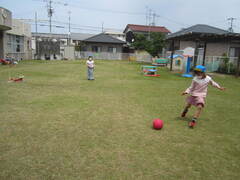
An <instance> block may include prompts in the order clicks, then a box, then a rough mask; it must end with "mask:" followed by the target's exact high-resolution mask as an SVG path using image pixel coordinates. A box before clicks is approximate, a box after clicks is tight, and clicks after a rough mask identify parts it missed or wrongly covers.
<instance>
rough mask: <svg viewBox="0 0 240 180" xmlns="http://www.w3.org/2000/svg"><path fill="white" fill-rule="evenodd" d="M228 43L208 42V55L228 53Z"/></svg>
mask: <svg viewBox="0 0 240 180" xmlns="http://www.w3.org/2000/svg"><path fill="white" fill-rule="evenodd" d="M228 50H229V44H228V43H224V42H222V43H207V52H206V56H222V55H223V54H224V53H226V54H228Z"/></svg>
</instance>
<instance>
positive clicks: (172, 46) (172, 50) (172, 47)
mask: <svg viewBox="0 0 240 180" xmlns="http://www.w3.org/2000/svg"><path fill="white" fill-rule="evenodd" d="M173 55H174V40H172V44H171V62H170V71H172V68H173Z"/></svg>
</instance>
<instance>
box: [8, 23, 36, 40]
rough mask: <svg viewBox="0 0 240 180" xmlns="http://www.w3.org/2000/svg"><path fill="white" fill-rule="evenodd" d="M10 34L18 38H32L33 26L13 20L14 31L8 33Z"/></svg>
mask: <svg viewBox="0 0 240 180" xmlns="http://www.w3.org/2000/svg"><path fill="white" fill-rule="evenodd" d="M7 33H9V34H14V35H18V36H27V37H31V36H32V33H31V25H30V24H26V23H23V22H22V21H20V20H17V19H13V20H12V30H9V31H7Z"/></svg>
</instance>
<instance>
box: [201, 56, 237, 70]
mask: <svg viewBox="0 0 240 180" xmlns="http://www.w3.org/2000/svg"><path fill="white" fill-rule="evenodd" d="M237 62H238V58H237V57H224V56H206V58H205V66H206V69H207V72H220V73H228V74H234V73H235V72H236V70H237ZM197 64H203V56H198V58H197Z"/></svg>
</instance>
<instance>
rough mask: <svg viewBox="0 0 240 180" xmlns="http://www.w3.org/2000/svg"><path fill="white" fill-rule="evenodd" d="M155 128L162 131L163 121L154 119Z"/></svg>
mask: <svg viewBox="0 0 240 180" xmlns="http://www.w3.org/2000/svg"><path fill="white" fill-rule="evenodd" d="M153 128H154V129H156V130H160V129H162V128H163V120H161V119H154V120H153Z"/></svg>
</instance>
